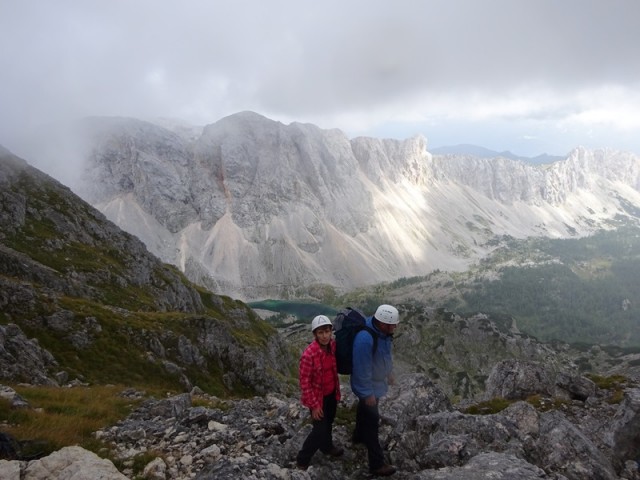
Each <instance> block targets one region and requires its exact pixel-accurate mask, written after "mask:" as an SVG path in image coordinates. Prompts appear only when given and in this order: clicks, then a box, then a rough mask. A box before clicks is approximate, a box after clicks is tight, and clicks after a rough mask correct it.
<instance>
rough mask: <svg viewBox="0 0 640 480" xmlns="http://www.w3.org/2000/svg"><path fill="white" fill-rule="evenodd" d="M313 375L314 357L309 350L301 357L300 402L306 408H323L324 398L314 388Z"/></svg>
mask: <svg viewBox="0 0 640 480" xmlns="http://www.w3.org/2000/svg"><path fill="white" fill-rule="evenodd" d="M313 374H314V365H313V355H311V351H310V350H309V349H308V348H307V349H306V350H305V351H304V353H303V354H302V356H301V357H300V372H299V379H300V391H301V396H300V401H301V402H302V404H303V405H304V406H305V407H308V408H311V409H313V408H321V407H322V397H320V396H318V394H317V389H316V388H314V387H315V384H314V381H313Z"/></svg>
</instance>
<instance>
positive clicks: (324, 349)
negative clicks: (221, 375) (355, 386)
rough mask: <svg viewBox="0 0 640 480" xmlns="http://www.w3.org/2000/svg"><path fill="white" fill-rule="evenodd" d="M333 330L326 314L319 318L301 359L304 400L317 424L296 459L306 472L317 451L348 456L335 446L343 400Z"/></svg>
mask: <svg viewBox="0 0 640 480" xmlns="http://www.w3.org/2000/svg"><path fill="white" fill-rule="evenodd" d="M332 328H333V327H332V325H331V320H329V318H328V317H326V316H325V315H318V316H317V317H315V318H314V319H313V321H312V322H311V331H312V332H313V342H311V343H310V344H309V346H308V347H307V348H306V349H305V350H304V352H303V353H302V356H301V357H300V390H301V392H302V395H301V398H300V401H301V402H302V404H303V405H304V406H306V407H308V408H309V411H310V412H311V419H312V425H313V428H312V429H311V432H310V433H309V435H308V436H307V438H306V440H305V441H304V443H303V444H302V449H301V450H300V451H299V452H298V455H297V457H296V464H297V467H298V468H300V469H302V470H306V469H307V467H308V466H309V464H310V463H311V457H313V454H314V453H316V451H317V450H320V451H321V452H322V453H324V454H325V455H331V456H332V457H339V456H341V455H342V454H343V453H344V450H343V449H342V448H339V447H336V446H335V445H334V444H333V438H332V427H333V420H334V418H335V416H336V407H337V404H338V401H339V400H340V381H339V380H338V370H337V368H336V342H335V340H334V339H333V331H332Z"/></svg>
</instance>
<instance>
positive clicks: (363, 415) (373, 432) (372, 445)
mask: <svg viewBox="0 0 640 480" xmlns="http://www.w3.org/2000/svg"><path fill="white" fill-rule="evenodd" d="M379 425H380V412H379V411H378V402H377V401H376V404H375V405H373V406H370V405H367V404H366V403H365V402H364V400H360V401H359V402H358V409H357V411H356V428H355V431H354V432H353V439H354V441H356V442H362V443H364V444H365V446H366V447H367V457H368V460H369V469H370V470H376V469H378V468H380V467H381V466H382V465H384V453H383V451H382V447H381V446H380V440H378V428H379Z"/></svg>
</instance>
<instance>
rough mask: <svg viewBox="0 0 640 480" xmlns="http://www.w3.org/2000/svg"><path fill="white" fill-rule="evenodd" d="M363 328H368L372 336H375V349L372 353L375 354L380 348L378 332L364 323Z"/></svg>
mask: <svg viewBox="0 0 640 480" xmlns="http://www.w3.org/2000/svg"><path fill="white" fill-rule="evenodd" d="M361 330H366V331H367V332H369V335H371V338H373V350H372V352H371V353H372V355H375V354H376V351H377V350H378V334H377V333H376V332H375V330H373V329H372V328H371V327H368V326H366V325H364V326H363V327H362V328H361Z"/></svg>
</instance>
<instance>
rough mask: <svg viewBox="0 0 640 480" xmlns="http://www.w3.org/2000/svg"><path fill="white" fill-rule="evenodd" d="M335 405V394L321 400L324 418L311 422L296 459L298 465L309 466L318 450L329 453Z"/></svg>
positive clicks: (331, 443) (331, 442) (331, 444)
mask: <svg viewBox="0 0 640 480" xmlns="http://www.w3.org/2000/svg"><path fill="white" fill-rule="evenodd" d="M337 404H338V402H337V401H336V394H335V393H332V394H331V395H326V396H325V397H324V398H323V399H322V411H323V412H324V416H323V417H322V418H321V419H320V420H313V428H312V429H311V432H310V433H309V435H308V436H307V439H306V440H305V441H304V443H303V444H302V449H301V450H300V451H299V452H298V456H297V457H296V462H297V463H298V465H309V463H311V457H313V454H314V453H316V451H318V450H320V451H321V452H322V453H329V451H330V450H331V448H332V447H333V437H332V428H333V420H334V418H335V417H336V407H337Z"/></svg>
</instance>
